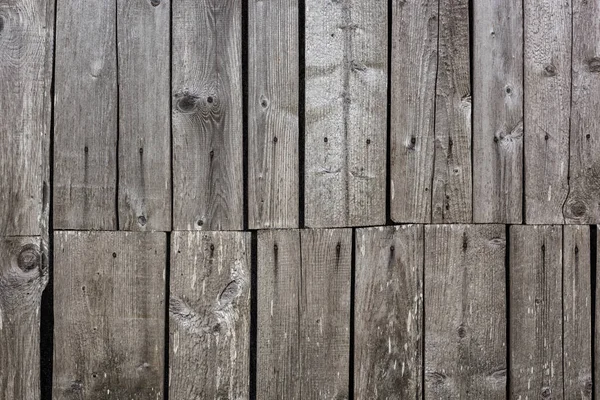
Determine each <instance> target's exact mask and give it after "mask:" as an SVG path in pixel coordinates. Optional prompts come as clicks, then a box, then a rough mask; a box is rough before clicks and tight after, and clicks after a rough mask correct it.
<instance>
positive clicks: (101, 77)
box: [53, 0, 118, 230]
mask: <svg viewBox="0 0 600 400" xmlns="http://www.w3.org/2000/svg"><path fill="white" fill-rule="evenodd" d="M56 13H57V16H56V27H57V29H56V72H55V84H54V87H55V90H54V103H55V108H54V181H53V193H54V197H53V200H54V201H53V209H54V216H53V218H54V228H56V229H98V230H111V229H117V228H118V226H117V205H116V200H117V199H116V190H117V187H116V179H117V176H116V163H117V159H116V157H117V148H116V143H117V102H118V99H117V96H118V94H117V66H116V64H117V57H116V49H117V45H116V32H115V29H116V2H115V1H91V0H84V1H79V0H64V1H61V2H59V3H58V8H57V10H56Z"/></svg>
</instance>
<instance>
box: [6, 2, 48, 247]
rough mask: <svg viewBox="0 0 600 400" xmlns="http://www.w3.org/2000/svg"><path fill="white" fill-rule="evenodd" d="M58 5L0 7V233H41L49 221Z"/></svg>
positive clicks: (7, 4)
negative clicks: (54, 57) (0, 142)
mask: <svg viewBox="0 0 600 400" xmlns="http://www.w3.org/2000/svg"><path fill="white" fill-rule="evenodd" d="M53 35H54V3H52V2H48V1H42V0H11V1H8V2H6V1H5V2H3V3H2V4H1V5H0V115H2V123H0V140H1V141H2V150H1V155H0V188H2V195H1V196H0V235H7V236H8V235H19V236H27V235H40V234H42V232H43V231H45V230H46V229H47V219H48V198H49V193H48V190H49V187H48V182H49V181H48V171H49V169H48V167H47V166H48V164H49V158H48V155H49V153H48V149H49V141H50V115H51V113H50V101H51V99H50V81H51V79H52V45H53V43H52V41H53Z"/></svg>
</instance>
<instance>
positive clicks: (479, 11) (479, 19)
mask: <svg viewBox="0 0 600 400" xmlns="http://www.w3.org/2000/svg"><path fill="white" fill-rule="evenodd" d="M473 21H475V23H474V24H473V165H474V166H475V167H474V168H473V221H474V222H496V223H517V224H518V223H521V221H522V210H523V204H522V201H523V52H522V51H519V49H522V48H523V0H495V1H475V2H473Z"/></svg>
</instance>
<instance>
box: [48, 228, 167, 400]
mask: <svg viewBox="0 0 600 400" xmlns="http://www.w3.org/2000/svg"><path fill="white" fill-rule="evenodd" d="M165 239H166V238H165V234H164V233H130V232H66V231H63V232H55V234H54V243H55V251H54V271H53V272H54V310H55V312H54V370H53V372H54V373H53V375H54V377H53V391H52V395H53V398H54V399H73V398H78V399H99V398H102V399H105V398H111V399H132V398H144V399H150V398H152V399H162V398H163V389H162V386H163V348H164V334H165V331H164V323H165V318H164V317H165V304H164V301H165V267H166V254H165V253H166V240H165Z"/></svg>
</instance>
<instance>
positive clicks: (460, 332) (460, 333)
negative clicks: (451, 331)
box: [456, 324, 467, 339]
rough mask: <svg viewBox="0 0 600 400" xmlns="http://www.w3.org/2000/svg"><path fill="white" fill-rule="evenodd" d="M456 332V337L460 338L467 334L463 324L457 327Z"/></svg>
mask: <svg viewBox="0 0 600 400" xmlns="http://www.w3.org/2000/svg"><path fill="white" fill-rule="evenodd" d="M456 332H457V333H458V337H459V338H461V339H463V338H464V337H465V336H467V328H465V326H464V325H462V324H461V325H460V326H459V327H458V329H457V330H456Z"/></svg>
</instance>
